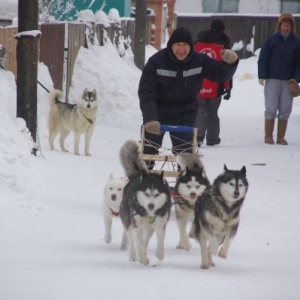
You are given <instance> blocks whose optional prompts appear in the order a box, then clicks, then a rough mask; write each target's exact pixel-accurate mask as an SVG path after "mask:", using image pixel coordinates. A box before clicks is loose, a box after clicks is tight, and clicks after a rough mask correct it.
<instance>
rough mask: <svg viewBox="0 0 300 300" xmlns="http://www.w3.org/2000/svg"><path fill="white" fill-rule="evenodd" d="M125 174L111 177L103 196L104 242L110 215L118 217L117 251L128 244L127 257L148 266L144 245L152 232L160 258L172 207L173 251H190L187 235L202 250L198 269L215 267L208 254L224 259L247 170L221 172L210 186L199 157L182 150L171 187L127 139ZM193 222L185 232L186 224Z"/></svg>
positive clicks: (122, 153)
mask: <svg viewBox="0 0 300 300" xmlns="http://www.w3.org/2000/svg"><path fill="white" fill-rule="evenodd" d="M120 161H121V165H122V167H123V168H124V171H125V175H126V177H124V178H114V177H113V176H112V175H111V176H110V178H109V180H108V182H107V184H106V186H105V188H104V197H103V214H104V224H105V235H104V240H105V242H106V243H110V242H111V227H112V220H113V217H114V216H120V218H121V221H122V224H123V227H124V232H123V237H122V241H121V246H120V249H122V250H126V249H127V248H128V252H129V260H130V261H137V262H139V263H141V264H143V265H147V264H149V258H148V254H147V248H148V243H149V241H150V239H151V237H152V235H153V233H154V232H155V235H156V239H157V245H156V250H155V255H156V257H157V258H158V259H159V260H162V259H163V258H164V240H165V235H166V227H167V223H168V221H169V218H170V213H171V207H172V206H174V210H175V216H176V222H177V226H178V230H179V242H178V245H177V246H176V248H177V249H184V250H189V249H190V248H191V244H190V238H193V239H195V240H197V241H198V242H199V244H200V248H201V268H202V269H208V268H209V267H211V266H214V262H213V260H212V255H217V254H218V255H219V257H222V258H226V257H227V253H228V249H229V247H230V244H231V242H232V241H233V239H234V237H235V235H236V233H237V229H238V226H239V219H240V210H241V207H242V205H243V202H244V200H245V196H246V193H247V190H248V181H247V178H246V168H245V167H242V168H241V170H229V169H228V168H227V167H226V165H224V171H223V172H222V173H221V174H220V175H219V176H218V177H217V178H216V179H215V180H214V182H213V183H212V184H210V182H209V180H208V178H207V176H206V173H205V169H204V166H203V163H202V161H201V159H200V157H199V156H198V155H192V154H189V153H181V154H179V155H178V156H177V163H178V165H179V166H180V168H181V170H182V171H181V172H180V174H179V176H178V178H177V181H176V184H175V187H174V188H173V189H172V191H171V189H170V187H169V185H168V183H167V181H166V180H165V178H164V177H163V173H161V174H156V173H149V172H148V168H147V167H146V164H145V162H144V161H143V160H141V158H140V152H139V143H137V142H136V141H133V140H128V141H126V142H125V143H124V144H123V146H122V147H121V149H120ZM190 221H192V226H191V228H190V230H189V232H188V228H187V227H188V224H189V222H190Z"/></svg>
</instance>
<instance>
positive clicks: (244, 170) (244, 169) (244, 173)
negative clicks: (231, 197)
mask: <svg viewBox="0 0 300 300" xmlns="http://www.w3.org/2000/svg"><path fill="white" fill-rule="evenodd" d="M240 172H241V173H242V174H243V175H244V176H246V167H245V166H243V167H242V168H241V170H240Z"/></svg>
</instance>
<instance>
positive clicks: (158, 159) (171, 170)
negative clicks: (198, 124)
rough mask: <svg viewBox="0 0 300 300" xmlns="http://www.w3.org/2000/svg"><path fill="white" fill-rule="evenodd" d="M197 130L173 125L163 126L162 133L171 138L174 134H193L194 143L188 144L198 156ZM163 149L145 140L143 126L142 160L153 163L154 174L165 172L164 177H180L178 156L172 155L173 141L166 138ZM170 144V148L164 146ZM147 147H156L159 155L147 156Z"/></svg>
mask: <svg viewBox="0 0 300 300" xmlns="http://www.w3.org/2000/svg"><path fill="white" fill-rule="evenodd" d="M197 130H198V129H197V128H194V127H188V126H173V125H161V126H160V131H161V132H163V133H167V134H169V135H170V136H171V135H172V133H173V132H192V133H193V142H192V143H188V144H189V147H188V148H190V150H191V152H192V154H193V155H196V154H197ZM163 142H164V143H163V145H162V147H160V148H159V147H157V146H155V145H153V143H149V141H147V140H146V139H145V127H144V126H142V131H141V159H142V160H143V161H145V162H146V164H149V162H150V163H153V164H154V166H153V169H152V170H150V172H152V173H160V172H161V171H164V177H178V175H179V173H180V170H179V168H178V166H177V162H176V156H175V155H174V154H173V153H172V145H171V140H170V138H169V139H166V138H164V140H163ZM167 142H169V143H170V147H168V145H167V146H165V145H164V144H167ZM186 144H187V142H186V141H182V145H186ZM145 146H148V147H154V148H155V149H156V150H157V151H158V154H155V155H151V154H145V153H144V148H145Z"/></svg>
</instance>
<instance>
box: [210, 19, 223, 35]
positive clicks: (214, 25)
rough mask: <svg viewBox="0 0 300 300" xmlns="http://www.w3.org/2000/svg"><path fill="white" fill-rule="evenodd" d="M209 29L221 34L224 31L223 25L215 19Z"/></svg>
mask: <svg viewBox="0 0 300 300" xmlns="http://www.w3.org/2000/svg"><path fill="white" fill-rule="evenodd" d="M210 28H211V29H215V30H218V31H221V32H223V31H224V30H225V24H224V23H223V21H222V20H220V19H215V20H213V21H212V22H211V25H210Z"/></svg>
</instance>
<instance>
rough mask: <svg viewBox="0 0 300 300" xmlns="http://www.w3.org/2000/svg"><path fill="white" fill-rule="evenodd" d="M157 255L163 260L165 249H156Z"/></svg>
mask: <svg viewBox="0 0 300 300" xmlns="http://www.w3.org/2000/svg"><path fill="white" fill-rule="evenodd" d="M155 255H156V257H157V258H158V259H159V260H163V258H164V257H165V253H164V251H163V250H156V251H155Z"/></svg>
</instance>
